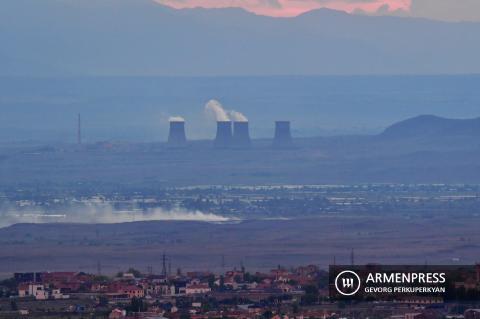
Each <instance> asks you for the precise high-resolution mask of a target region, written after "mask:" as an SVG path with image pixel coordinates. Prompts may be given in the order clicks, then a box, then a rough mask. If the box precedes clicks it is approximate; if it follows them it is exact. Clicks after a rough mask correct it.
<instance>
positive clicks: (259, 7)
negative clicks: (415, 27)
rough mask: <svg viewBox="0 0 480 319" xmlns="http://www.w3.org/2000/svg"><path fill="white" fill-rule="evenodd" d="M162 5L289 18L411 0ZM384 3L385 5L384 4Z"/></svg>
mask: <svg viewBox="0 0 480 319" xmlns="http://www.w3.org/2000/svg"><path fill="white" fill-rule="evenodd" d="M156 1H157V2H160V3H162V4H165V5H168V6H171V7H174V8H177V9H181V8H195V7H204V8H226V7H240V8H244V9H246V10H248V11H251V12H254V13H256V14H261V15H269V16H277V17H289V16H296V15H299V14H301V13H304V12H307V11H310V10H313V9H318V8H330V9H336V10H342V11H347V12H353V11H355V10H363V11H365V12H370V13H373V12H377V11H378V10H379V9H381V8H382V9H381V10H382V11H385V8H388V10H389V11H395V10H405V11H408V10H409V9H410V5H411V0H156ZM387 6H388V7H387Z"/></svg>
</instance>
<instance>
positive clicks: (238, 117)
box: [228, 110, 248, 122]
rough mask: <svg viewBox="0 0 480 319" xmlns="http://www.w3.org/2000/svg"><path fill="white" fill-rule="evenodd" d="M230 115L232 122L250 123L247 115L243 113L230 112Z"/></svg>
mask: <svg viewBox="0 0 480 319" xmlns="http://www.w3.org/2000/svg"><path fill="white" fill-rule="evenodd" d="M228 115H230V118H231V119H232V121H235V122H248V119H247V117H246V116H245V115H243V114H242V113H240V112H237V111H233V110H232V111H228Z"/></svg>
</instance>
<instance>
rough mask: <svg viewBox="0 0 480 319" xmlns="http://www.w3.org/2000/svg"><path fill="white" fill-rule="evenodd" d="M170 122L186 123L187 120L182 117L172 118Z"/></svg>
mask: <svg viewBox="0 0 480 319" xmlns="http://www.w3.org/2000/svg"><path fill="white" fill-rule="evenodd" d="M168 121H169V122H185V119H184V118H183V117H181V116H170V117H169V118H168Z"/></svg>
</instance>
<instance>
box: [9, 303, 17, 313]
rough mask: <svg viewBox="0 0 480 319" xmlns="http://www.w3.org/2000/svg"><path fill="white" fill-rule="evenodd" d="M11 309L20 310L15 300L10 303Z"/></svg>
mask: <svg viewBox="0 0 480 319" xmlns="http://www.w3.org/2000/svg"><path fill="white" fill-rule="evenodd" d="M10 309H11V310H12V311H17V310H18V306H17V302H16V301H15V300H12V301H10Z"/></svg>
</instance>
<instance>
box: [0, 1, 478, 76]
mask: <svg viewBox="0 0 480 319" xmlns="http://www.w3.org/2000/svg"><path fill="white" fill-rule="evenodd" d="M478 34H480V23H446V22H438V21H430V20H425V19H414V18H400V17H372V16H360V15H349V14H347V13H343V12H338V11H332V10H326V9H321V10H315V11H311V12H309V13H306V14H303V15H301V16H298V17H295V18H272V17H265V16H257V15H254V14H251V13H248V12H246V11H244V10H242V9H185V10H174V9H171V8H169V7H165V6H162V5H159V4H157V3H154V2H153V1H151V0H102V1H100V0H95V1H94V0H90V1H80V0H63V1H58V0H42V1H38V0H3V1H1V2H0V41H1V43H2V45H1V46H0V76H11V75H15V76H20V75H24V76H55V75H67V76H77V75H133V76H136V75H278V74H294V75H297V74H298V75H307V74H419V73H422V74H440V73H452V74H458V73H463V74H465V73H480V60H479V59H478V56H480V42H479V41H478Z"/></svg>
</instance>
